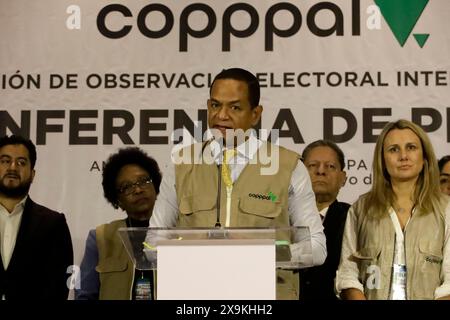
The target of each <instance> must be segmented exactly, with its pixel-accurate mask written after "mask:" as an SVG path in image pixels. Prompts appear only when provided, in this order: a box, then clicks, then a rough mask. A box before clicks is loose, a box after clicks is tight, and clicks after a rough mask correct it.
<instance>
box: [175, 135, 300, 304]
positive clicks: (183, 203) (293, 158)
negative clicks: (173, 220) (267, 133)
mask: <svg viewBox="0 0 450 320" xmlns="http://www.w3.org/2000/svg"><path fill="white" fill-rule="evenodd" d="M267 147H268V148H267V149H262V150H269V152H268V154H269V155H270V156H271V157H272V158H273V159H271V160H272V161H279V163H278V170H277V172H276V173H275V174H273V175H261V174H260V172H261V171H260V170H261V168H264V167H265V168H267V167H268V166H269V165H267V166H264V165H262V164H261V162H260V161H258V162H257V163H255V164H250V163H249V164H248V165H247V166H246V167H245V168H244V170H243V171H242V172H241V174H240V176H239V178H238V179H237V180H236V181H235V182H234V184H233V190H232V194H231V220H230V227H288V226H289V212H288V189H289V184H290V180H291V175H292V171H293V170H294V169H295V167H296V165H297V162H298V159H299V155H298V154H297V153H295V152H293V151H289V150H287V149H285V148H283V147H279V146H275V145H272V144H268V145H267ZM188 148H190V150H189V152H190V154H191V155H192V161H193V164H178V165H176V166H175V181H176V192H177V199H178V208H179V214H178V224H177V226H178V227H211V228H213V227H214V225H215V223H216V217H217V212H216V201H217V184H218V169H217V166H216V165H215V163H214V164H202V163H201V160H202V159H201V157H202V155H206V156H208V155H210V152H211V150H210V149H209V145H208V144H207V143H205V144H204V145H203V147H202V148H199V147H198V145H196V146H195V145H193V146H190V147H188ZM262 148H265V145H264V144H263V146H262ZM273 148H276V149H273ZM260 149H261V148H260ZM194 150H202V151H203V152H200V153H197V152H194ZM264 153H265V151H264ZM278 155H279V156H278ZM258 160H259V158H258ZM265 160H266V159H263V160H262V162H264V163H267V162H266V161H265ZM271 195H272V196H271ZM226 198H227V192H226V186H225V184H224V182H223V181H222V182H221V207H220V222H221V224H222V226H225V219H226ZM277 299H298V275H297V274H294V273H293V272H291V271H285V270H279V271H278V272H277Z"/></svg>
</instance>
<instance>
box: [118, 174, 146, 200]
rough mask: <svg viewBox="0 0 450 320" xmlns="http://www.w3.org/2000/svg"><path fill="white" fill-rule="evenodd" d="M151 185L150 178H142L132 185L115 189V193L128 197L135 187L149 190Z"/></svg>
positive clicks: (126, 184)
mask: <svg viewBox="0 0 450 320" xmlns="http://www.w3.org/2000/svg"><path fill="white" fill-rule="evenodd" d="M151 184H152V179H150V177H144V178H140V179H138V180H137V181H136V182H134V183H125V184H124V185H122V186H121V187H120V188H119V189H117V192H118V193H120V194H123V195H126V196H128V195H130V194H132V193H133V192H134V191H135V190H136V188H137V187H139V188H141V189H147V188H150V185H151Z"/></svg>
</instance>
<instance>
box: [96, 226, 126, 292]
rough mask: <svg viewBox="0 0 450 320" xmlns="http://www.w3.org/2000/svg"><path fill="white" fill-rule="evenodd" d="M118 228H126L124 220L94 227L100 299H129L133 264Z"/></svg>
mask: <svg viewBox="0 0 450 320" xmlns="http://www.w3.org/2000/svg"><path fill="white" fill-rule="evenodd" d="M119 228H126V223H125V220H116V221H113V222H111V223H108V224H103V225H100V226H98V227H97V228H96V237H97V248H98V265H97V267H96V268H95V270H96V271H97V272H98V273H99V277H100V295H99V299H100V300H131V297H132V293H131V290H132V287H133V279H134V265H133V262H132V261H131V260H130V258H129V256H128V253H127V252H126V249H125V247H124V246H123V244H122V240H121V239H120V236H119V233H118V232H117V230H118V229H119Z"/></svg>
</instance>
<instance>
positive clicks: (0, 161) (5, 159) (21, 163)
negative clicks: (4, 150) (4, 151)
mask: <svg viewBox="0 0 450 320" xmlns="http://www.w3.org/2000/svg"><path fill="white" fill-rule="evenodd" d="M11 163H14V164H15V165H16V166H17V167H20V168H24V167H26V165H27V164H28V161H27V159H24V158H18V159H12V158H11V157H10V156H6V155H2V156H1V157H0V165H1V166H5V167H9V166H10V165H11Z"/></svg>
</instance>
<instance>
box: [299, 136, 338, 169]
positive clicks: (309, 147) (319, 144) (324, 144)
mask: <svg viewBox="0 0 450 320" xmlns="http://www.w3.org/2000/svg"><path fill="white" fill-rule="evenodd" d="M316 147H329V148H331V149H333V150H334V152H336V155H337V158H338V160H339V164H340V165H341V170H344V168H345V156H344V152H342V150H341V148H339V147H338V145H337V144H336V143H334V142H333V141H331V140H317V141H314V142H311V143H310V144H308V145H307V146H306V148H305V149H304V150H303V153H302V160H303V161H305V159H306V157H307V156H308V154H309V153H310V152H311V150H312V149H314V148H316Z"/></svg>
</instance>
